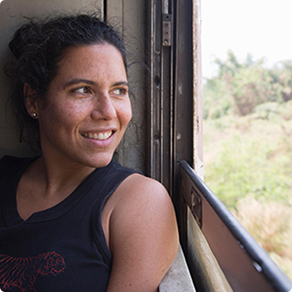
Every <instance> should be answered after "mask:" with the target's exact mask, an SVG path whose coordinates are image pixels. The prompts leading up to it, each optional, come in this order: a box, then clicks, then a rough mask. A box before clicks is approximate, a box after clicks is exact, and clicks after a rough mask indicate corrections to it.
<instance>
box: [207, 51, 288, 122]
mask: <svg viewBox="0 0 292 292" xmlns="http://www.w3.org/2000/svg"><path fill="white" fill-rule="evenodd" d="M215 64H217V66H218V69H219V73H218V76H216V77H213V78H211V79H207V80H206V83H205V84H204V118H205V119H207V118H211V119H218V118H220V117H222V116H224V115H228V114H230V113H234V114H236V115H239V116H246V115H248V114H251V113H252V112H253V111H254V109H255V107H256V106H258V105H260V104H263V103H267V102H278V103H282V102H286V101H288V100H291V99H292V62H291V61H285V62H280V63H279V64H277V65H276V66H275V67H274V68H272V69H267V68H265V66H264V65H265V64H264V60H263V59H260V60H258V61H253V59H252V56H251V55H248V56H247V58H246V60H245V62H243V63H240V62H239V61H238V60H237V58H236V57H235V55H234V53H233V52H231V51H229V52H228V56H227V59H226V60H225V61H221V60H219V59H216V60H215Z"/></svg>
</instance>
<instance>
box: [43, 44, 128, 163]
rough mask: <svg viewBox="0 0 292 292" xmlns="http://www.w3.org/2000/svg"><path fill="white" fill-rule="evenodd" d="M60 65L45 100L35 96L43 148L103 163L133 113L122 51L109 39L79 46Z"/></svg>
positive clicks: (50, 152)
mask: <svg viewBox="0 0 292 292" xmlns="http://www.w3.org/2000/svg"><path fill="white" fill-rule="evenodd" d="M58 65H59V67H58V73H57V75H56V77H55V78H54V79H53V80H52V82H51V83H50V85H49V88H48V92H47V94H46V98H45V104H44V105H41V100H39V103H40V104H39V111H38V115H39V129H40V137H41V146H42V151H43V153H44V154H48V155H49V156H48V157H50V159H51V158H57V159H58V161H64V159H65V160H69V161H71V162H76V163H79V164H82V165H85V166H90V167H94V168H95V167H104V166H106V165H107V164H108V163H109V162H110V160H111V159H112V156H113V153H114V151H115V149H116V148H117V146H118V144H119V143H120V141H121V139H122V137H123V135H124V132H125V130H126V127H127V125H128V123H129V121H130V119H131V116H132V111H131V104H130V100H129V95H128V83H127V75H126V71H125V67H124V63H123V59H122V56H121V54H120V52H119V51H118V50H117V49H116V48H115V47H114V46H112V45H109V44H97V45H87V46H79V47H72V48H69V49H68V51H67V53H66V55H65V57H64V58H63V59H62V60H61V61H60V63H59V64H58Z"/></svg>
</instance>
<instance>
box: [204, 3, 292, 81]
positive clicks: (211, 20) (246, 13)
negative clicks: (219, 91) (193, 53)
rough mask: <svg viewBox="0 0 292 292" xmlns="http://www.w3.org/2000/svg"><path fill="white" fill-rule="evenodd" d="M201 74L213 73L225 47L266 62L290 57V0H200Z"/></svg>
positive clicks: (209, 74) (240, 58) (211, 74)
mask: <svg viewBox="0 0 292 292" xmlns="http://www.w3.org/2000/svg"><path fill="white" fill-rule="evenodd" d="M201 18H202V70H203V77H205V78H210V77H212V76H214V75H216V65H214V63H213V61H214V60H215V59H216V58H219V59H220V60H225V59H226V57H227V51H228V50H232V51H233V52H234V53H235V56H236V57H237V58H238V59H239V60H240V61H243V60H245V59H246V56H247V54H248V53H250V54H251V55H252V56H253V58H254V60H258V59H260V58H262V57H264V58H265V59H266V64H267V66H272V65H273V64H275V63H276V62H278V61H281V60H289V59H292V0H277V1H275V0H201Z"/></svg>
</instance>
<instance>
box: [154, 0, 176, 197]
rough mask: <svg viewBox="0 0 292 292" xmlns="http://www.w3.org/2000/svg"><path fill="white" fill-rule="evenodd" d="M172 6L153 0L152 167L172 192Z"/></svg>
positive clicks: (156, 176)
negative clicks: (168, 40) (165, 23)
mask: <svg viewBox="0 0 292 292" xmlns="http://www.w3.org/2000/svg"><path fill="white" fill-rule="evenodd" d="M171 5H172V4H171V1H170V0H163V1H158V0H151V7H150V27H151V29H150V40H151V45H150V71H151V72H150V85H151V89H150V99H151V100H150V111H149V112H150V115H149V119H150V122H149V124H150V127H149V132H150V147H149V149H150V151H149V152H150V153H149V154H150V166H149V168H150V175H151V177H153V178H155V179H158V180H159V181H161V182H162V183H163V184H164V185H165V186H166V188H167V189H168V191H169V192H170V194H171V195H172V173H173V171H172V164H173V161H172V159H173V155H172V151H173V150H172V149H173V146H172V144H173V143H172V140H173V137H172V129H173V118H172V117H173V47H172V46H165V45H163V32H164V31H163V21H164V17H165V16H166V17H168V19H169V20H170V22H169V25H170V26H169V28H170V33H171V32H172V22H171V14H170V10H171ZM170 37H171V38H172V36H170Z"/></svg>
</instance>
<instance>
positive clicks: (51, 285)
mask: <svg viewBox="0 0 292 292" xmlns="http://www.w3.org/2000/svg"><path fill="white" fill-rule="evenodd" d="M32 161H33V159H25V158H15V157H10V156H6V157H4V158H2V159H1V161H0V288H1V289H2V290H3V291H12V292H16V291H17V292H18V291H37V292H52V291H54V292H67V291H70V292H74V291H78V292H81V291H82V292H83V291H95V292H104V291H106V287H107V283H108V279H109V275H110V269H111V254H110V251H109V249H108V247H107V244H106V240H105V236H104V233H103V229H102V226H101V211H102V208H103V206H104V204H105V201H106V200H107V198H108V197H109V196H110V195H111V194H112V193H113V192H114V190H115V189H116V188H117V187H118V186H119V184H120V183H121V182H122V181H123V180H124V179H125V178H126V177H128V176H129V175H131V174H132V173H134V172H135V171H133V170H131V169H128V168H125V167H122V166H121V165H119V164H118V163H117V162H114V161H112V162H111V163H110V164H109V165H107V166H106V167H103V168H98V169H96V170H95V171H94V172H93V173H91V174H90V176H88V177H87V178H86V179H85V180H84V181H83V182H82V183H81V184H80V185H79V186H78V187H77V188H76V190H75V191H74V192H73V193H72V194H71V195H70V196H69V197H67V198H66V199H65V200H63V201H62V202H61V203H59V204H58V205H56V206H54V207H52V208H50V209H47V210H44V211H41V212H37V213H34V214H33V215H32V216H31V217H29V218H28V219H27V220H26V221H24V220H22V218H21V217H20V216H19V214H18V212H17V208H16V189H17V185H18V182H19V180H20V178H21V176H22V174H23V173H24V172H25V170H26V169H27V167H28V166H29V165H30V163H31V162H32Z"/></svg>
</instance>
